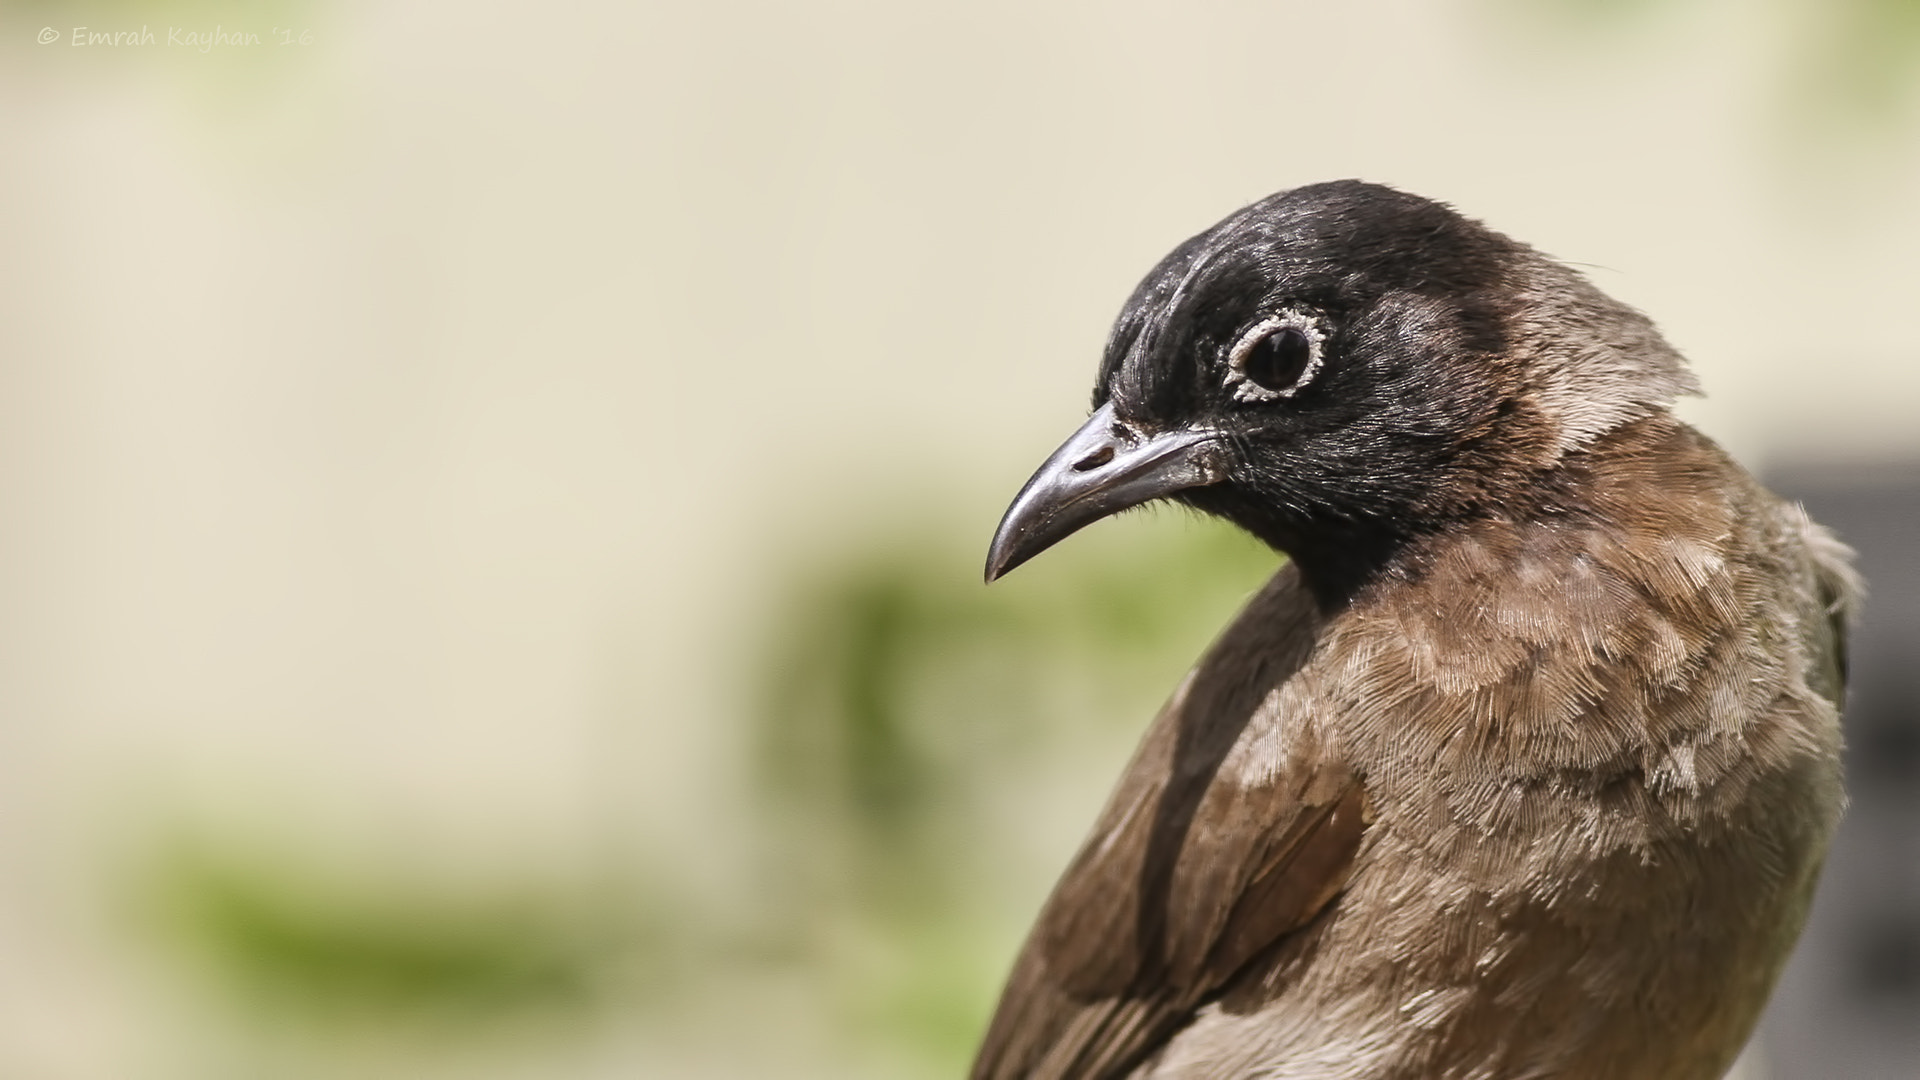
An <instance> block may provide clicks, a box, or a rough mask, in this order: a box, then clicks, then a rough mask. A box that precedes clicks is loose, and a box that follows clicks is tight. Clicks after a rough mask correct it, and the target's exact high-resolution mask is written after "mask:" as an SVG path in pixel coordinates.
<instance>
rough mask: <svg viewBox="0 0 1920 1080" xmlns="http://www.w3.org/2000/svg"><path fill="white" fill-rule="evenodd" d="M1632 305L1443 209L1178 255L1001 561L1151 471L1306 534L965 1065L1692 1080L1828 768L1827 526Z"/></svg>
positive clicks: (1850, 588)
mask: <svg viewBox="0 0 1920 1080" xmlns="http://www.w3.org/2000/svg"><path fill="white" fill-rule="evenodd" d="M1692 388H1693V383H1692V380H1691V377H1690V376H1688V375H1687V374H1686V372H1685V370H1684V368H1683V366H1682V363H1681V361H1680V359H1679V357H1678V356H1677V355H1676V354H1675V353H1674V352H1673V351H1672V349H1671V348H1669V347H1668V346H1667V345H1666V343H1665V342H1664V341H1662V340H1661V339H1660V337H1659V335H1658V334H1657V332H1656V331H1655V330H1654V329H1653V327H1652V326H1651V324H1650V323H1648V322H1647V321H1646V319H1645V318H1644V317H1642V316H1640V315H1639V314H1638V313H1637V312H1634V311H1632V310H1631V309H1629V308H1626V307H1625V306H1623V305H1620V304H1617V303H1616V302H1614V301H1612V300H1610V299H1608V298H1607V297H1605V296H1604V295H1602V294H1601V293H1599V292H1598V291H1597V290H1596V289H1594V288H1593V287H1592V286H1591V285H1590V284H1588V283H1587V282H1586V281H1585V280H1584V279H1582V278H1581V277H1579V276H1578V275H1577V274H1574V273H1573V272H1571V271H1570V270H1567V269H1566V268H1565V267H1563V266H1560V265H1559V264H1557V263H1554V262H1552V261H1551V260H1548V259H1546V258H1544V257H1543V256H1541V255H1539V254H1538V253H1536V252H1534V251H1532V250H1531V249H1529V248H1526V247H1525V246H1523V245H1520V244H1517V243H1515V242H1513V241H1510V240H1508V239H1506V238H1504V237H1501V236H1499V235H1498V234H1495V233H1493V232H1491V231H1489V230H1487V229H1485V228H1484V227H1482V226H1480V225H1478V224H1477V223H1475V222H1471V221H1468V220H1466V219H1464V218H1462V217H1460V216H1459V215H1457V214H1455V213H1454V212H1452V211H1451V210H1449V209H1448V208H1445V207H1443V206H1440V205H1438V204H1435V203H1431V202H1428V201H1426V200H1423V199H1418V198H1416V197H1413V196H1410V195H1405V194H1402V193H1399V192H1395V191H1391V190H1389V189H1385V188H1380V187H1376V186H1372V185H1365V184H1359V183H1355V182H1343V183H1337V184H1328V185H1319V186H1316V187H1312V188H1303V189H1299V190H1297V191H1292V192H1285V193H1282V194H1280V195H1276V196H1274V197H1272V198H1270V199H1267V200H1265V201H1263V202H1261V203H1257V204H1255V205H1254V206H1251V207H1249V208H1247V209H1246V210H1244V211H1241V212H1240V213H1238V214H1235V215H1234V216H1232V217H1229V218H1228V219H1227V220H1225V221H1223V222H1222V223H1220V224H1219V225H1217V226H1215V227H1214V228H1213V229H1211V230H1208V231H1207V232H1206V233H1202V234H1201V235H1200V236H1198V237H1195V238H1194V239H1193V240H1190V241H1188V242H1187V243H1186V244H1184V245H1182V246H1181V247H1180V248H1179V249H1177V250H1176V251H1175V252H1174V253H1173V254H1172V255H1170V256H1169V257H1168V258H1167V260H1166V261H1164V262H1163V263H1162V264H1161V265H1160V266H1159V267H1157V268H1156V269H1155V270H1154V272H1153V273H1152V274H1150V275H1149V276H1148V278H1147V279H1146V281H1144V282H1143V283H1142V284H1141V286H1140V288H1139V290H1137V291H1136V293H1135V294H1134V297H1133V298H1132V300H1130V301H1129V303H1128V305H1127V308H1126V309H1125V310H1124V311H1123V313H1122V315H1121V318H1120V321H1119V323H1118V325H1117V326H1116V329H1115V332H1114V337H1113V339H1112V341H1111V343H1110V344H1109V348H1108V352H1107V356H1106V360H1105V363H1104V364H1103V366H1102V371H1101V376H1100V381H1099V385H1098V387H1097V388H1096V391H1095V404H1096V406H1097V409H1096V412H1095V414H1094V417H1093V418H1092V419H1091V420H1089V421H1088V423H1087V425H1086V426H1084V427H1082V428H1081V430H1080V431H1079V432H1078V433H1076V434H1075V436H1074V437H1073V438H1072V439H1070V440H1068V442H1067V444H1066V445H1064V446H1063V447H1062V448H1061V449H1060V451H1059V452H1057V453H1056V455H1055V456H1054V457H1053V458H1052V459H1050V460H1049V462H1048V463H1047V464H1046V465H1045V466H1043V467H1042V469H1041V471H1040V472H1039V473H1037V474H1035V477H1034V478H1033V480H1031V481H1029V484H1028V486H1027V488H1026V489H1025V490H1023V491H1022V493H1021V495H1020V497H1019V498H1018V499H1016V500H1015V503H1014V505H1013V507H1012V508H1011V509H1010V510H1009V511H1008V515H1007V519H1006V520H1005V521H1004V522H1003V523H1002V526H1001V531H1000V534H999V535H998V536H997V537H996V539H995V543H994V550H993V553H992V554H991V555H990V557H989V564H988V574H989V577H990V578H992V577H997V576H998V575H999V574H1001V573H1004V572H1005V571H1006V570H1008V569H1010V568H1011V567H1012V566H1013V565H1016V564H1018V563H1019V562H1021V561H1024V560H1025V559H1026V558H1028V557H1030V556H1031V555H1033V554H1035V553H1037V552H1038V551H1040V550H1041V549H1043V548H1045V547H1047V546H1049V545H1051V544H1053V543H1054V542H1056V541H1058V540H1059V539H1060V538H1062V537H1064V536H1065V535H1067V534H1068V533H1070V532H1072V531H1073V530H1075V529H1077V528H1079V527H1081V526H1082V525H1085V524H1087V523H1089V522H1091V521H1093V520H1096V519H1097V518H1099V517H1102V516H1105V515H1107V514H1110V513H1113V512H1115V511H1117V510H1120V509H1124V508H1125V507H1127V506H1131V505H1135V504H1138V503H1140V502H1144V501H1147V500H1149V499H1153V498H1159V497H1172V498H1175V499H1177V500H1179V501H1183V502H1187V503H1189V504H1191V505H1194V506H1197V507H1199V508H1201V509H1203V510H1206V511H1209V512H1212V513H1216V514H1219V515H1221V516H1223V517H1226V518H1228V519H1229V520H1232V521H1235V522H1236V523H1238V524H1240V525H1242V526H1243V527H1246V528H1247V529H1249V530H1250V531H1252V532H1253V533H1254V534H1255V535H1257V536H1260V537H1261V538H1263V539H1265V540H1267V541H1268V542H1269V543H1271V544H1273V545H1274V546H1275V547H1276V548H1279V549H1280V550H1282V551H1285V552H1287V553H1288V554H1289V555H1291V556H1292V558H1291V560H1290V561H1289V563H1288V565H1286V566H1284V567H1283V568H1282V569H1281V570H1280V572H1279V573H1278V574H1277V575H1276V576H1275V577H1274V578H1273V580H1272V581H1271V582H1269V583H1268V584H1267V586H1266V587H1265V588H1264V589H1263V590H1261V592H1260V593H1259V594H1258V595H1256V596H1255V597H1254V598H1253V600H1252V601H1251V602H1250V603H1249V604H1248V606H1247V608H1246V609H1245V610H1244V611H1243V612H1242V613H1241V614H1240V615H1239V616H1238V617H1237V618H1236V619H1235V620H1234V621H1233V623H1232V624H1231V625H1229V626H1228V627H1227V629H1226V631H1225V632H1224V633H1223V634H1222V635H1221V637H1220V639H1219V640H1218V641H1217V642H1216V643H1215V644H1214V645H1213V647H1212V648H1211V649H1210V650H1209V651H1208V652H1207V653H1206V655H1205V656H1204V657H1202V659H1201V660H1200V663H1199V665H1198V666H1197V667H1196V668H1195V669H1194V671H1193V673H1192V674H1191V675H1190V676H1189V677H1188V678H1187V680H1186V681H1185V683H1183V684H1182V685H1181V687H1180V688H1179V689H1178V690H1177V691H1175V693H1174V696H1173V699H1172V700H1171V701H1170V702H1169V703H1168V705H1167V706H1166V707H1165V709H1164V710H1162V712H1161V714H1160V716H1159V717H1158V719H1156V720H1155V722H1154V723H1153V725H1152V727H1151V729H1150V730H1149V731H1148V732H1147V735H1146V737H1145V740H1144V742H1143V744H1142V746H1141V748H1140V750H1139V751H1138V753H1137V754H1136V756H1135V758H1134V760H1133V762H1132V763H1131V765H1130V766H1129V767H1128V769H1127V772H1126V774H1125V775H1124V776H1123V777H1122V779H1121V781H1120V784H1119V787H1118V789H1117V790H1116V791H1115V793H1114V795H1113V797H1112V799H1111V800H1110V802H1109V803H1108V805H1107V807H1106V809H1105V810H1104V811H1103V812H1102V814H1101V816H1100V819H1099V821H1098V823H1097V824H1096V825H1095V827H1094V831H1093V834H1092V836H1091V837H1090V838H1089V839H1088V840H1087V842H1086V845H1085V846H1084V847H1083V848H1082V850H1081V852H1080V854H1079V855H1078V856H1077V857H1076V858H1075V860H1074V861H1073V863H1072V865H1071V866H1070V867H1069V868H1068V870H1067V872H1066V874H1065V876H1064V877H1063V878H1062V880H1061V881H1060V883H1059V885H1058V886H1057V887H1056V889H1055V891H1054V893H1053V895H1052V897H1051V898H1050V899H1049V900H1048V902H1047V904H1046V907H1045V909H1044V910H1043V911H1042V913H1041V915H1040V918H1039V921H1038V923H1037V925H1036V926H1035V927H1034V930H1033V932H1032V935H1031V936H1030V938H1029V939H1028V941H1027V944H1026V946H1025V948H1024V949H1023V951H1022V952H1021V954H1020V957H1019V960H1018V961H1017V963H1016V965H1015V968H1014V971H1013V974H1012V977H1011V979H1010V981H1009V983H1008V986H1007V989H1006V992H1005V995H1004V997H1003V998H1002V1001H1001V1003H1000V1008H999V1010H998V1012H997V1013H996V1015H995V1017H994V1020H993V1023H992V1025H991V1027H990V1029H989V1030H988V1032H987V1035H986V1039H985V1042H984V1045H983V1046H982V1048H981V1050H980V1055H979V1058H978V1060H977V1061H976V1063H975V1066H974V1071H973V1075H974V1077H975V1078H976V1080H1011V1078H1016V1077H1020V1078H1049V1077H1051V1078H1075V1080H1080V1078H1105V1077H1191V1078H1229V1077H1255V1076H1258V1077H1273V1078H1297V1080H1308V1078H1316V1080H1330V1078H1336V1077H1339V1078H1346V1077H1370V1078H1384V1080H1413V1078H1416V1077H1417V1078H1458V1080H1469V1078H1471V1080H1519V1078H1532V1077H1540V1078H1545V1077H1555V1078H1562V1080H1566V1078H1587V1077H1590V1078H1596V1080H1599V1078H1626V1077H1632V1078H1637V1080H1664V1078H1672V1080H1681V1078H1687V1080H1693V1078H1699V1080H1706V1078H1712V1077H1718V1076H1720V1075H1721V1074H1722V1073H1723V1072H1724V1071H1725V1070H1726V1069H1727V1067H1728V1066H1729V1065H1730V1064H1731V1062H1732V1061H1733V1059H1734V1057H1735V1056H1736V1055H1737V1054H1738V1052H1739V1050H1740V1048H1741V1047H1742V1045H1743V1044H1744V1043H1745V1041H1746V1038H1747V1036H1748V1034H1749V1032H1750V1030H1751V1028H1752V1026H1753V1023H1754V1021H1755V1018H1756V1017H1757V1015H1758V1013H1759V1010H1760V1008H1761V1006H1762V1004H1763V1003H1764V1002H1765V999H1766V997H1767V994H1768V993H1769V991H1770V989H1771V987H1772V985H1773V982H1774V979H1775V976H1776V975H1777V974H1778V972H1779V969H1780V967H1781V965H1782V963H1783V962H1784V961H1785V958H1786V955H1787V953H1788V951H1789V949H1790V948H1791V945H1792V943H1793V940H1794V938H1795V937H1796V936H1797V935H1798V933H1799V930H1800V925H1801V922H1802V919H1803V917H1804V915H1805V911H1806V907H1807V904H1808V902H1809V899H1810V897H1811V894H1812V889H1813V885H1814V880H1815V877H1816V875H1817V873H1818V870H1819V866H1820V861H1821V857H1822V855H1823V853H1824V850H1825V847H1826V843H1827V838H1828V836H1829V834H1830V833H1831V831H1832V829H1833V827H1834V825H1835V823H1836V822H1837V820H1838V817H1839V814H1840V811H1841V807H1842V804H1843V796H1842V793H1841V778H1840V766H1839V748H1840V731H1839V722H1838V707H1839V703H1840V698H1841V689H1842V681H1843V666H1844V665H1843V659H1842V656H1843V652H1844V624H1845V621H1846V619H1847V617H1848V615H1849V611H1850V607H1851V605H1852V603H1853V602H1854V599H1855V597H1856V596H1857V593H1858V587H1857V583H1856V582H1855V580H1854V579H1853V577H1852V574H1851V571H1850V570H1849V568H1848V566H1847V557H1848V553H1847V551H1846V549H1845V548H1843V547H1841V546H1840V545H1839V544H1838V543H1837V542H1836V541H1834V540H1833V539H1832V538H1831V537H1830V536H1829V535H1828V534H1826V533H1825V532H1824V531H1823V530H1821V529H1820V528H1819V527H1818V526H1815V525H1813V524H1811V523H1810V522H1809V521H1808V520H1807V519H1806V517H1805V516H1804V514H1802V513H1801V512H1800V510H1799V509H1798V508H1796V507H1793V506H1790V505H1787V504H1784V503H1782V502H1781V501H1780V500H1778V499H1777V498H1775V497H1774V496H1772V495H1770V494H1769V493H1767V492H1766V491H1765V490H1763V489H1762V488H1761V487H1759V486H1758V485H1757V484H1756V483H1755V482H1754V481H1753V480H1752V479H1751V478H1750V477H1749V476H1748V475H1747V474H1746V473H1745V472H1744V471H1742V470H1741V469H1740V468H1739V466H1737V465H1736V464H1734V463H1733V462H1732V461H1731V460H1729V459H1728V458H1727V457H1726V455H1725V454H1723V453H1722V452H1721V451H1720V450H1719V449H1718V448H1717V447H1715V446H1714V445H1713V444H1712V443H1711V442H1709V441H1708V440H1706V439H1705V438H1704V437H1702V436H1701V435H1699V434H1698V433H1696V432H1695V431H1693V430H1692V429H1691V428H1689V427H1687V426H1686V425H1685V424H1682V423H1680V422H1679V421H1677V420H1676V419H1674V418H1673V416H1672V415H1671V413H1670V412H1669V411H1668V406H1669V405H1670V403H1671V401H1672V399H1673V397H1674V395H1675V394H1677V393H1682V392H1687V391H1690V390H1691V389H1692Z"/></svg>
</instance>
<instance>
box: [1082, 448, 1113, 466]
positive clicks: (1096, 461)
mask: <svg viewBox="0 0 1920 1080" xmlns="http://www.w3.org/2000/svg"><path fill="white" fill-rule="evenodd" d="M1112 460H1113V447H1111V446H1103V447H1101V448H1100V449H1098V450H1095V451H1094V452H1093V453H1091V454H1088V455H1087V456H1086V457H1083V458H1081V459H1080V460H1079V461H1076V462H1074V463H1073V471H1074V472H1086V471H1087V470H1088V469H1097V468H1099V467H1100V466H1102V465H1105V464H1106V463H1107V462H1109V461H1112Z"/></svg>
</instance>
